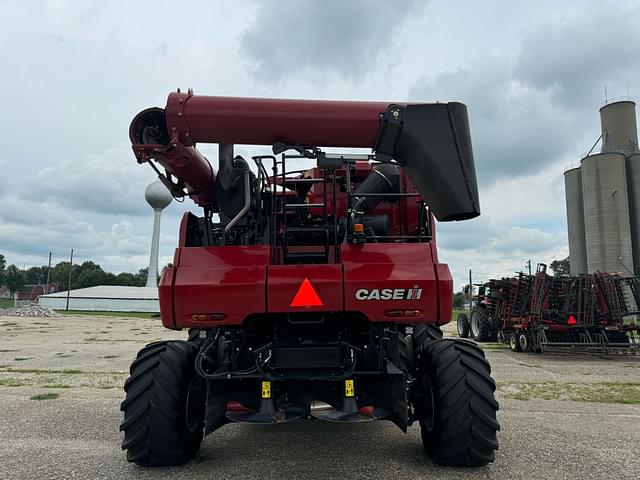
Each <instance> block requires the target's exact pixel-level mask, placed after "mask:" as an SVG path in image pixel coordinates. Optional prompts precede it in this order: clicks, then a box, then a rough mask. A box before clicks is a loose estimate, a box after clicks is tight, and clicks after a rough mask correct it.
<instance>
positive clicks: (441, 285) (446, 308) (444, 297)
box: [432, 248, 453, 325]
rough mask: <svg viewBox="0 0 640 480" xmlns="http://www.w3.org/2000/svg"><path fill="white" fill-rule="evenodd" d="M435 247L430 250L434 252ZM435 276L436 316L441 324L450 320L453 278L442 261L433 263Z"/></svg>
mask: <svg viewBox="0 0 640 480" xmlns="http://www.w3.org/2000/svg"><path fill="white" fill-rule="evenodd" d="M435 251H436V249H435V248H433V249H432V252H433V253H434V254H435ZM434 265H435V268H436V276H437V277H438V318H439V319H440V320H439V322H438V323H439V324H440V325H443V324H445V323H449V322H450V321H451V315H452V311H453V278H452V277H451V272H450V270H449V266H448V265H446V264H444V263H435V264H434Z"/></svg>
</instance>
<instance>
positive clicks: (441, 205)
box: [120, 90, 499, 466]
mask: <svg viewBox="0 0 640 480" xmlns="http://www.w3.org/2000/svg"><path fill="white" fill-rule="evenodd" d="M129 135H130V139H131V142H132V148H133V152H134V154H135V157H136V159H137V161H138V162H139V163H141V164H149V165H151V167H152V168H153V169H154V170H155V172H156V173H157V175H158V177H159V179H160V180H161V181H162V182H163V183H164V184H165V185H166V187H167V188H168V189H169V191H170V192H171V193H172V195H173V196H174V197H175V198H177V199H185V198H186V197H189V198H190V199H191V200H192V201H193V202H194V203H195V204H196V205H197V206H198V207H200V208H201V215H195V214H193V213H190V212H187V213H185V214H184V216H183V218H182V221H181V224H180V230H179V239H178V247H177V248H176V250H175V255H174V261H173V264H172V266H171V267H170V268H165V269H164V271H163V273H162V276H161V279H160V282H159V286H158V292H159V300H160V310H161V317H162V324H163V325H164V327H166V328H168V329H172V330H186V331H188V337H187V338H186V339H185V340H170V341H159V342H154V343H151V344H149V345H147V346H146V347H144V348H143V349H142V350H140V352H139V353H138V355H137V358H136V359H135V360H134V361H133V363H132V365H131V368H130V376H129V378H128V379H127V381H126V383H125V386H124V390H125V399H124V401H123V402H122V404H121V410H122V411H123V412H124V419H123V421H122V424H121V426H120V429H121V430H122V431H123V432H124V440H123V444H122V448H123V449H124V450H126V455H127V459H128V460H129V461H131V462H135V463H136V464H138V465H143V466H158V465H180V464H184V463H186V462H188V461H189V460H190V459H192V458H193V457H194V455H195V454H196V452H197V451H198V449H199V448H200V445H201V442H202V440H203V437H204V436H205V435H208V434H211V433H213V432H215V431H216V430H218V429H220V428H222V427H224V426H225V425H226V424H228V423H232V422H240V423H249V424H280V423H287V422H291V421H294V420H297V419H307V420H309V419H317V420H325V421H330V422H344V423H350V422H364V421H372V420H387V421H390V422H392V423H394V424H395V425H397V426H398V427H399V428H400V429H401V430H403V431H404V432H406V431H407V429H408V427H409V426H411V425H412V424H414V423H417V424H419V425H420V428H421V436H422V442H423V445H424V449H425V451H426V453H427V454H428V455H429V456H430V457H431V458H432V459H433V460H434V461H435V462H437V463H439V464H442V465H452V466H480V465H486V464H488V463H489V462H492V461H494V459H495V452H496V450H497V448H498V442H497V431H498V430H499V424H498V422H497V420H496V412H497V410H498V403H497V402H496V400H495V398H494V391H495V382H494V380H493V379H492V377H491V368H490V365H489V363H488V362H487V360H486V359H485V356H484V354H483V351H482V350H481V349H480V348H479V347H477V346H476V345H475V343H473V342H470V341H468V340H461V339H448V338H443V335H442V331H441V329H440V327H441V325H443V324H445V323H447V322H448V321H449V320H450V318H451V312H452V294H453V281H452V277H451V274H450V271H449V268H448V266H447V265H446V264H443V263H440V262H439V260H438V252H437V248H436V219H437V220H439V221H444V222H446V221H457V220H465V219H469V218H473V217H476V216H478V215H479V214H480V208H479V201H478V189H477V183H476V174H475V166H474V160H473V153H472V147H471V136H470V132H469V122H468V115H467V109H466V106H465V105H463V104H461V103H456V102H452V103H433V104H414V103H388V102H386V103H385V102H349V101H317V100H284V99H265V98H233V97H215V96H201V95H194V93H193V91H191V90H188V91H187V92H182V91H180V90H178V91H177V92H172V93H170V94H169V97H168V100H167V104H166V107H165V108H156V107H154V108H149V109H146V110H143V111H142V112H140V113H139V114H138V115H136V116H135V118H134V119H133V121H132V123H131V126H130V129H129ZM201 143H210V144H217V145H218V149H217V151H218V159H217V160H218V162H217V169H214V168H213V167H212V165H211V163H210V162H209V161H208V160H207V159H206V158H205V157H204V155H203V154H202V153H201V152H200V151H199V150H198V148H197V144H201ZM238 145H243V147H242V148H247V147H246V146H250V145H261V146H268V148H270V150H269V151H267V152H268V154H265V150H264V147H263V149H262V150H261V152H262V153H257V154H255V155H252V156H251V157H250V158H248V155H245V156H244V157H243V156H242V155H238V154H236V153H235V152H237V151H238V150H239V148H240V147H238ZM363 151H364V152H365V153H362V152H363ZM303 165H307V167H306V168H303ZM309 165H312V166H311V167H309Z"/></svg>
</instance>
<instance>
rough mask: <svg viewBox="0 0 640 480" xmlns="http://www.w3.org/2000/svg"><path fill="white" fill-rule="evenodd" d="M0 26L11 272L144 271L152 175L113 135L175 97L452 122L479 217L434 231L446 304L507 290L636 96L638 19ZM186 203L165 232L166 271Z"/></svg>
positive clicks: (360, 16) (399, 10) (116, 19)
mask: <svg viewBox="0 0 640 480" xmlns="http://www.w3.org/2000/svg"><path fill="white" fill-rule="evenodd" d="M0 18H1V19H2V28H1V29H0V69H1V70H0V71H1V74H0V91H2V92H4V98H3V101H2V102H1V103H0V129H1V131H2V148H1V149H0V180H1V181H0V253H4V255H5V256H6V257H7V260H8V262H9V263H16V264H17V265H19V266H20V267H22V266H23V265H24V266H27V267H29V266H32V265H42V264H44V263H46V260H47V256H48V252H49V251H50V250H51V251H53V253H54V261H60V260H63V259H64V257H65V256H67V255H68V252H69V249H70V248H72V247H73V248H74V249H75V254H76V258H77V259H78V260H79V261H84V260H93V261H95V262H97V263H100V264H101V265H102V266H103V267H104V268H105V269H107V270H111V271H114V272H118V271H137V270H138V269H139V268H142V267H144V266H146V264H147V262H148V247H149V243H150V232H151V222H152V218H151V215H150V211H149V208H148V207H147V205H146V204H145V202H144V197H143V192H144V188H145V186H146V185H147V184H148V183H149V182H150V181H152V180H154V178H155V176H154V174H153V172H152V171H151V169H150V168H149V167H147V166H139V165H137V164H136V162H135V160H134V157H133V155H132V153H131V149H130V145H129V144H128V138H127V130H128V126H129V122H130V120H131V118H132V117H133V116H134V115H135V113H137V112H138V111H139V110H141V109H143V108H146V107H149V106H164V104H165V100H166V95H167V93H168V92H169V91H171V90H173V89H175V88H176V87H182V88H184V89H186V88H187V87H191V88H193V89H194V90H195V92H196V93H200V94H209V95H231V96H265V97H283V98H286V97H295V98H319V99H354V100H396V101H402V100H412V101H426V102H431V101H436V100H439V101H452V100H455V101H462V102H464V103H466V104H467V105H468V107H469V113H470V120H471V132H472V138H473V143H474V150H475V156H476V166H477V172H478V179H479V183H480V194H481V197H480V200H481V207H482V212H483V213H482V216H481V217H479V218H477V219H475V220H471V221H467V222H460V223H455V224H446V225H445V224H440V225H439V237H438V243H439V249H440V255H441V260H444V261H446V262H448V263H449V264H450V266H451V269H452V271H453V273H454V277H455V278H456V281H457V287H459V286H460V284H461V283H462V281H463V279H464V278H465V276H466V272H467V270H468V269H469V268H472V269H473V270H474V271H475V272H477V279H478V280H480V279H483V278H486V277H488V276H496V275H502V274H510V273H511V272H513V271H515V270H518V269H521V268H523V266H524V262H525V261H526V260H527V259H532V261H533V262H538V261H546V262H548V261H551V260H553V259H555V258H562V257H564V256H566V255H567V253H568V247H567V238H566V223H565V207H564V187H563V180H562V173H563V171H564V169H565V168H566V167H568V166H571V165H575V164H576V163H577V162H578V161H579V159H580V157H581V155H582V154H583V153H585V152H586V151H587V150H588V149H589V147H590V146H591V144H592V143H593V142H594V141H595V140H596V138H597V137H598V136H599V133H600V132H599V117H598V108H599V107H600V106H601V105H602V104H603V102H604V100H605V96H604V88H605V86H606V88H607V91H608V95H609V96H615V95H627V93H630V94H631V95H632V96H634V95H635V96H640V80H638V79H640V28H638V25H640V3H639V2H637V1H635V2H634V1H629V2H615V1H608V2H602V1H585V0H564V1H562V2H557V1H549V0H535V1H534V0H530V1H525V0H494V1H491V2H477V1H473V0H466V1H463V0H448V1H445V0H431V1H419V0H397V1H392V0H350V1H346V0H324V1H314V0H265V1H261V2H258V1H228V2H223V1H189V2H183V3H180V4H177V3H175V2H168V1H166V2H165V1H160V0H155V1H153V2H151V1H138V2H125V1H109V2H105V1H100V2H94V1H83V2H77V1H76V2H71V1H63V0H58V1H49V2H45V1H22V2H16V1H11V0H0ZM203 150H204V152H205V154H207V156H208V157H209V158H210V159H211V160H212V161H213V162H214V163H215V162H216V154H215V151H214V150H213V149H211V148H203ZM247 153H250V150H248V149H247ZM187 203H188V202H185V203H183V204H177V203H174V204H173V205H172V206H171V207H169V208H168V209H167V211H166V214H165V216H164V218H163V229H162V239H161V252H160V254H161V262H162V263H166V262H168V261H170V260H171V258H172V255H173V249H174V248H175V244H176V238H177V226H178V222H179V217H180V215H181V213H182V212H183V211H184V210H185V209H186V208H190V207H189V205H187ZM194 211H195V209H194Z"/></svg>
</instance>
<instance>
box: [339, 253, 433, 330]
mask: <svg viewBox="0 0 640 480" xmlns="http://www.w3.org/2000/svg"><path fill="white" fill-rule="evenodd" d="M430 250H431V249H430V245H429V244H427V243H404V244H400V243H399V244H381V243H378V244H374V243H371V244H364V245H352V244H350V245H343V246H342V261H343V264H344V296H345V309H346V310H348V311H360V312H362V313H364V314H365V315H366V316H367V317H368V318H369V319H371V320H379V321H380V320H386V321H396V322H403V321H405V322H410V323H416V322H419V323H423V322H437V321H438V294H437V288H438V287H437V281H438V279H437V276H436V271H435V270H434V266H433V264H432V263H431V251H430ZM415 286H417V288H419V289H420V290H421V291H420V298H412V299H393V296H394V295H393V293H391V297H392V298H390V299H385V298H379V299H378V298H376V297H377V296H378V295H376V294H375V293H373V294H372V293H371V292H372V291H373V290H375V289H377V290H378V291H379V293H380V294H381V296H385V297H386V296H389V292H383V290H385V289H387V290H393V292H394V293H395V292H397V290H399V289H400V290H406V289H413V288H414V287H415ZM362 289H366V290H367V291H369V292H370V293H369V294H368V295H367V297H370V296H371V297H373V298H371V299H359V298H358V297H360V298H364V293H363V292H362ZM359 290H360V293H359V294H358V295H357V292H358V291H359ZM385 294H386V295H385ZM397 296H399V295H396V297H397ZM414 309H415V310H421V311H422V314H421V315H420V316H417V317H411V318H397V317H391V316H389V315H388V314H387V313H388V312H390V311H393V310H414Z"/></svg>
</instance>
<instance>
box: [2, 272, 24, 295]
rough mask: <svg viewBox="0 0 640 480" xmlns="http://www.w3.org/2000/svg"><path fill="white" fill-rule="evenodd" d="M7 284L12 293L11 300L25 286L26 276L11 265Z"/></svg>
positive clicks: (6, 278) (6, 277)
mask: <svg viewBox="0 0 640 480" xmlns="http://www.w3.org/2000/svg"><path fill="white" fill-rule="evenodd" d="M5 282H6V284H7V288H8V289H9V292H10V293H11V298H13V297H14V296H15V293H16V292H17V291H18V290H20V289H21V288H22V287H23V286H24V274H23V273H22V272H21V271H20V269H19V268H18V267H16V266H15V265H9V266H8V267H7V271H6V273H5Z"/></svg>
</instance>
